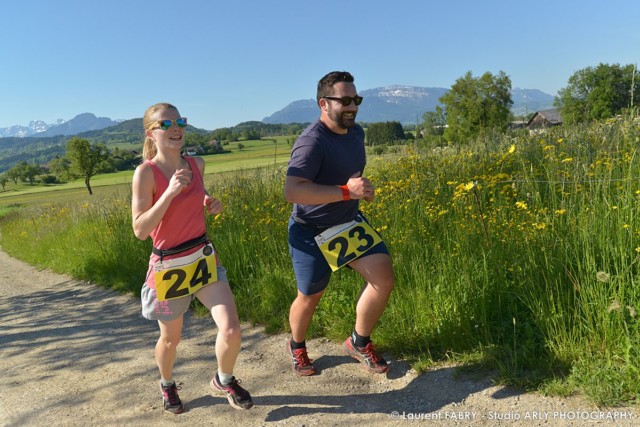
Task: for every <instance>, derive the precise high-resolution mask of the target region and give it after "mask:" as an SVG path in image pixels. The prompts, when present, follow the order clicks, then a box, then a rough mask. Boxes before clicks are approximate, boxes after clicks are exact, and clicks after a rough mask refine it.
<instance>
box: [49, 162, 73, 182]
mask: <svg viewBox="0 0 640 427" xmlns="http://www.w3.org/2000/svg"><path fill="white" fill-rule="evenodd" d="M70 169H71V162H70V161H69V159H67V158H65V157H59V156H56V157H55V158H54V159H52V160H51V161H50V162H49V172H51V173H52V174H53V175H55V176H56V178H58V181H60V182H66V181H69V180H70V179H71V178H72V176H71V171H70Z"/></svg>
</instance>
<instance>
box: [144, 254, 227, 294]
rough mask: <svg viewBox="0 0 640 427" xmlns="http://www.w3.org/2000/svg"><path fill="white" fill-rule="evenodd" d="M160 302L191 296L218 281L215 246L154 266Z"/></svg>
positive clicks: (160, 262)
mask: <svg viewBox="0 0 640 427" xmlns="http://www.w3.org/2000/svg"><path fill="white" fill-rule="evenodd" d="M153 270H154V273H153V277H154V279H155V281H156V293H157V295H158V301H165V300H169V299H174V298H180V297H184V296H187V295H191V294H193V293H195V292H196V291H198V290H199V289H201V288H202V287H203V286H205V285H208V284H210V283H213V282H217V281H218V267H217V265H216V254H215V251H214V250H213V245H211V244H208V245H205V246H204V247H203V248H202V249H199V250H197V251H195V252H194V253H192V254H191V255H187V256H183V257H180V258H173V259H169V260H165V261H158V262H156V263H155V265H154V266H153Z"/></svg>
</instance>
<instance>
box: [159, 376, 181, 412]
mask: <svg viewBox="0 0 640 427" xmlns="http://www.w3.org/2000/svg"><path fill="white" fill-rule="evenodd" d="M178 390H180V387H178V386H176V383H173V384H171V385H162V383H160V391H161V392H162V404H163V406H164V410H165V411H167V412H169V413H171V414H176V415H177V414H181V413H182V411H184V405H183V404H182V401H181V400H180V396H178Z"/></svg>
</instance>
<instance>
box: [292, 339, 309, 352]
mask: <svg viewBox="0 0 640 427" xmlns="http://www.w3.org/2000/svg"><path fill="white" fill-rule="evenodd" d="M289 345H291V350H298V349H300V348H307V341H306V340H302V342H295V341H294V340H293V338H291V339H290V340H289Z"/></svg>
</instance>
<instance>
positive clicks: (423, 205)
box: [0, 117, 640, 405]
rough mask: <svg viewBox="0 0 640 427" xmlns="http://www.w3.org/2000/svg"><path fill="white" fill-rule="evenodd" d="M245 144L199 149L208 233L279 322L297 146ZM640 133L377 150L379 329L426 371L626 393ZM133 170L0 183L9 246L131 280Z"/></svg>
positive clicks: (331, 317) (289, 285)
mask: <svg viewBox="0 0 640 427" xmlns="http://www.w3.org/2000/svg"><path fill="white" fill-rule="evenodd" d="M241 143H243V144H244V145H246V147H245V148H244V149H242V150H233V146H231V147H232V153H230V154H224V155H215V156H207V157H206V161H207V172H208V175H207V177H206V183H207V186H208V188H209V191H210V193H211V194H212V195H214V196H215V197H217V198H219V199H220V200H222V202H223V204H224V206H225V210H224V212H223V213H222V214H220V215H218V216H215V217H211V218H208V222H207V227H208V232H209V235H210V237H211V238H212V239H213V240H214V242H215V243H216V247H217V249H218V251H219V254H220V257H221V260H222V262H223V264H224V265H225V267H226V268H227V270H228V276H229V280H230V283H231V286H232V288H233V290H234V293H235V295H236V300H237V305H238V308H239V311H240V314H241V317H242V318H243V320H245V321H249V322H255V323H258V324H262V325H264V326H265V328H266V330H267V332H279V331H283V330H285V331H286V330H287V328H288V323H287V316H288V310H289V304H290V302H291V301H292V300H293V298H294V297H295V293H296V291H295V279H294V276H293V271H292V268H291V264H290V260H289V255H288V245H287V221H288V217H289V214H290V210H291V206H290V205H289V204H288V203H286V201H285V200H284V197H283V184H284V178H285V168H286V166H285V164H286V160H287V158H288V153H289V150H290V147H289V146H288V144H286V143H285V142H284V141H283V142H282V143H281V144H280V143H279V144H278V146H277V147H276V146H275V145H276V144H275V143H273V142H270V141H269V142H264V141H263V142H260V143H259V144H257V145H256V146H255V147H249V145H250V144H249V143H244V142H241ZM639 143H640V121H639V119H638V118H637V117H635V118H634V117H622V118H617V119H613V120H609V121H607V122H605V123H597V124H593V125H589V126H565V127H557V128H552V129H548V130H547V131H545V132H543V133H537V134H529V133H526V132H516V133H508V134H495V135H488V136H485V137H483V138H479V139H478V140H476V141H467V142H465V143H464V144H456V145H450V146H445V147H435V146H429V145H420V144H417V145H408V146H400V147H393V148H392V149H389V150H387V153H385V154H375V153H373V152H371V153H369V166H368V168H367V173H366V175H367V176H368V177H369V178H370V179H371V180H372V182H373V183H374V185H375V186H376V197H375V199H374V200H373V202H371V203H363V204H362V205H361V208H362V210H363V211H364V213H365V214H366V215H367V217H368V218H369V220H370V221H371V222H372V224H373V225H374V226H375V227H376V228H377V229H378V230H379V232H380V233H381V234H382V236H383V238H384V239H385V241H386V242H387V244H388V246H389V249H390V252H391V254H392V257H393V261H394V270H395V274H396V288H395V289H394V292H393V294H392V298H391V300H390V302H389V305H388V307H387V309H386V311H385V313H384V315H383V317H382V319H381V321H380V323H379V325H378V327H377V328H376V330H375V331H374V336H373V339H374V340H375V342H376V344H377V345H378V346H379V347H380V349H381V350H382V351H388V352H390V353H392V354H394V355H395V356H396V357H398V358H405V359H407V360H409V361H411V363H412V365H413V366H414V367H415V368H416V369H418V370H425V369H428V368H430V367H432V366H434V365H438V364H449V363H455V364H459V365H461V366H463V367H464V369H470V370H471V369H473V370H479V371H481V372H488V373H490V374H491V375H493V376H494V377H495V379H496V381H499V382H501V383H505V384H512V385H516V386H519V387H522V388H524V389H526V390H539V391H541V392H543V393H549V394H554V395H570V394H573V393H581V394H584V395H586V396H588V397H590V398H591V399H592V400H593V401H594V402H595V403H597V404H601V405H625V404H632V403H634V402H636V401H637V399H638V397H640V381H638V378H640V372H639V369H640V319H639V318H638V310H639V309H640V287H639V286H638V285H639V283H638V282H639V279H638V277H639V276H638V270H639V263H640V222H638V220H637V215H638V213H639V204H640V162H639V159H638V147H639ZM127 179H130V175H122V176H111V177H106V176H101V177H95V178H94V179H92V184H93V185H95V189H96V194H95V195H94V196H93V197H89V196H86V195H80V193H74V191H76V190H77V189H78V188H81V187H82V185H81V183H80V185H77V184H78V183H72V184H69V186H70V187H71V186H72V185H77V187H76V188H66V189H64V190H63V189H60V190H57V189H56V188H48V189H44V191H42V192H36V189H35V188H34V189H32V190H33V191H31V192H30V191H28V190H29V189H20V190H19V191H16V192H15V194H5V193H0V207H3V206H4V207H7V206H18V207H17V208H14V210H13V211H12V212H10V213H7V214H5V215H4V216H2V218H1V219H0V232H1V237H0V239H1V240H0V244H1V245H2V248H3V250H5V251H6V252H8V253H9V254H11V255H12V256H14V257H17V258H20V259H22V260H25V261H27V262H29V263H30V264H33V265H36V266H39V267H45V268H50V269H51V270H54V271H57V272H61V273H66V274H70V275H72V276H73V277H76V278H78V279H83V280H91V282H92V283H99V284H100V285H102V286H105V287H110V288H113V289H116V290H118V291H121V292H127V293H131V294H132V295H138V294H139V292H140V288H141V286H142V281H143V280H144V276H145V272H146V268H147V263H148V258H149V253H150V250H151V242H150V241H149V240H147V241H145V242H140V241H138V240H136V238H135V237H134V236H133V232H132V230H131V218H130V192H129V190H128V189H127V187H126V185H127V183H128V181H126V180H127ZM103 180H105V181H103ZM100 182H104V185H100ZM102 187H104V188H105V190H104V191H101V190H100V188H102ZM63 194H65V195H64V198H63ZM74 194H77V198H76V197H75V196H74ZM74 199H75V200H74ZM361 285H362V283H361V280H360V279H359V278H358V276H357V275H355V274H354V273H353V272H352V271H350V270H349V269H341V270H339V271H338V272H336V273H335V274H334V276H333V278H332V282H331V283H330V286H329V288H328V290H327V292H326V293H325V295H324V297H323V299H322V301H321V303H320V305H319V307H318V309H317V312H316V315H315V317H314V321H313V323H312V327H311V330H310V332H311V334H312V335H313V336H326V337H329V338H331V339H335V340H341V339H344V337H345V336H346V335H347V334H348V333H350V331H351V329H352V327H353V319H354V313H355V300H356V298H357V295H358V293H359V291H360V287H361ZM195 309H196V310H200V307H198V306H197V305H196V307H195ZM283 360H284V359H283ZM283 363H284V361H283Z"/></svg>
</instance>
